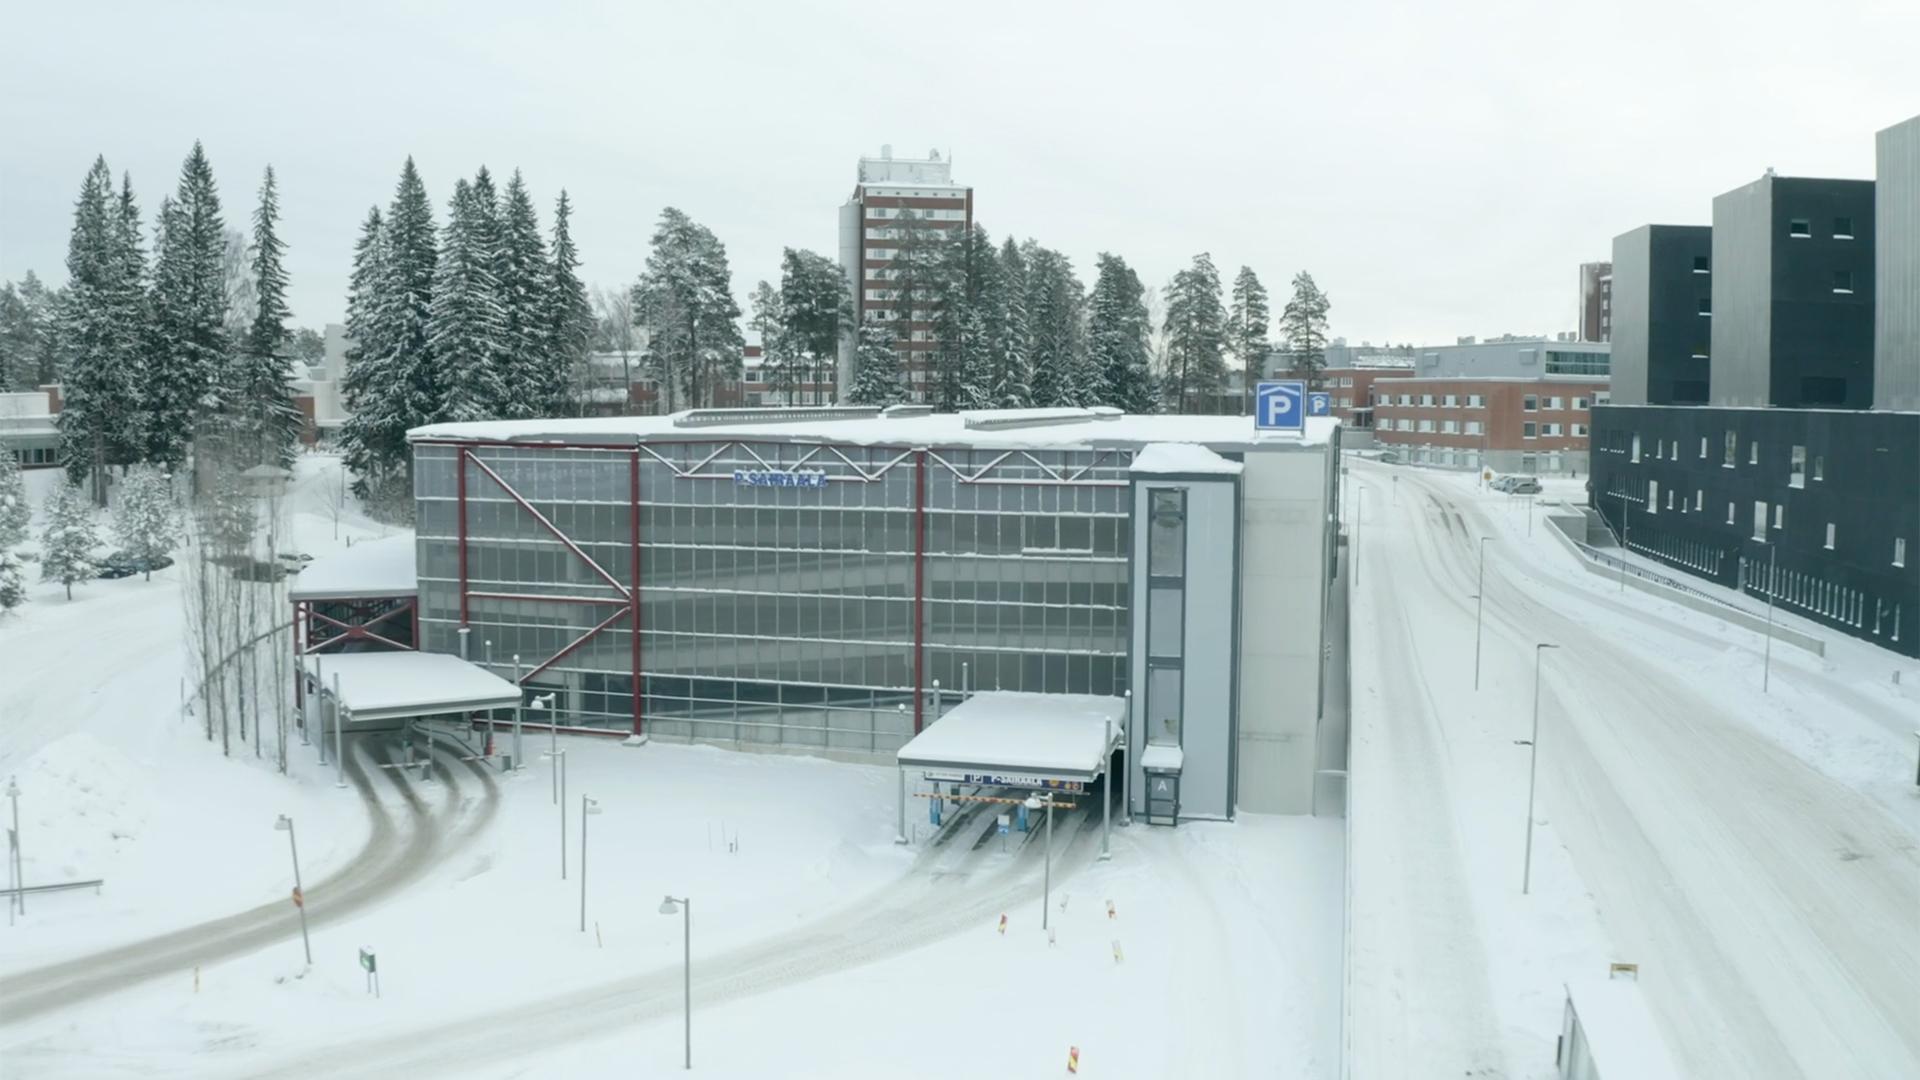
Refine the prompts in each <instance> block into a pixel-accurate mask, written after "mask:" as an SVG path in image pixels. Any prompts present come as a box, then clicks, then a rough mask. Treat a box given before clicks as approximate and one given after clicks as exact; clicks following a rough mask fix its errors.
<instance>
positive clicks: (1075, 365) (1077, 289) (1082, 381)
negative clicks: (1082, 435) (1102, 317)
mask: <svg viewBox="0 0 1920 1080" xmlns="http://www.w3.org/2000/svg"><path fill="white" fill-rule="evenodd" d="M1021 254H1022V255H1023V256H1024V257H1025V258H1026V262H1027V312H1028V318H1029V319H1030V320H1031V322H1032V326H1033V379H1032V383H1031V395H1030V396H1031V400H1032V403H1033V404H1034V405H1035V406H1039V407H1046V406H1058V405H1080V404H1084V403H1085V401H1086V398H1087V397H1088V395H1089V393H1090V392H1091V391H1093V390H1095V389H1096V388H1095V387H1092V386H1090V385H1089V384H1090V383H1092V382H1093V381H1094V380H1093V379H1092V377H1091V375H1090V373H1089V372H1088V371H1087V369H1086V360H1085V356H1086V352H1085V338H1084V336H1083V334H1082V332H1081V320H1082V318H1083V316H1084V314H1085V308H1086V287H1085V286H1083V285H1082V284H1081V283H1080V279H1079V278H1078V277H1076V276H1075V275H1074V273H1073V264H1072V263H1071V262H1070V261H1068V259H1067V257H1066V256H1065V255H1062V254H1061V253H1060V252H1058V251H1054V250H1052V249H1051V248H1046V247H1042V246H1040V245H1039V244H1037V243H1035V242H1034V241H1032V240H1028V241H1027V242H1026V244H1024V245H1022V247H1021Z"/></svg>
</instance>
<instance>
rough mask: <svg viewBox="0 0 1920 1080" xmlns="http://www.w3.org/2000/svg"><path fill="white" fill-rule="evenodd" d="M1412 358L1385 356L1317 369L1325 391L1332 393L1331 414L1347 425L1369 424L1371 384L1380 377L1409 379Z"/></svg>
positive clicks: (1371, 412) (1371, 411)
mask: <svg viewBox="0 0 1920 1080" xmlns="http://www.w3.org/2000/svg"><path fill="white" fill-rule="evenodd" d="M1413 374H1414V371H1413V357H1411V356H1406V357H1398V356H1396V357H1388V358H1381V359H1379V360H1376V361H1375V362H1371V363H1369V362H1362V363H1357V364H1353V365H1352V366H1349V367H1329V368H1325V369H1323V370H1322V371H1321V372H1320V375H1321V378H1322V379H1323V380H1324V381H1323V382H1322V384H1321V385H1322V386H1324V387H1326V391H1327V393H1328V394H1331V395H1332V396H1333V415H1334V416H1336V417H1338V418H1339V419H1340V422H1341V423H1343V424H1346V425H1347V426H1348V427H1354V428H1370V427H1372V426H1373V387H1374V384H1375V383H1376V382H1379V381H1380V380H1383V379H1409V378H1412V377H1413Z"/></svg>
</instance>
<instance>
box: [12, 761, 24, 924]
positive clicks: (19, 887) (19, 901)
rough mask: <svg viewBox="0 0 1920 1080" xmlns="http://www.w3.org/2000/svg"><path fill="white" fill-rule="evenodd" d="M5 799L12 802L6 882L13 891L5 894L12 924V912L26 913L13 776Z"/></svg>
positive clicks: (17, 799)
mask: <svg viewBox="0 0 1920 1080" xmlns="http://www.w3.org/2000/svg"><path fill="white" fill-rule="evenodd" d="M7 801H9V802H11V803H12V804H13V827H12V828H11V829H9V830H8V831H7V883H8V884H9V885H12V886H13V892H11V893H8V894H7V925H8V926H12V925H13V914H14V912H15V911H16V910H18V911H19V913H20V914H22V915H25V914H26V913H27V864H26V863H25V862H24V861H22V860H21V858H20V782H19V780H18V779H16V778H15V777H11V776H9V777H7Z"/></svg>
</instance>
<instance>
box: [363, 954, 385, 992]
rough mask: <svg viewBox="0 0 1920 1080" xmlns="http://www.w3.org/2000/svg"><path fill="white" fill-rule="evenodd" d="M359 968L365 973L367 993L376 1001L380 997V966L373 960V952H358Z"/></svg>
mask: <svg viewBox="0 0 1920 1080" xmlns="http://www.w3.org/2000/svg"><path fill="white" fill-rule="evenodd" d="M360 967H361V969H362V970H364V971H365V972H366V973H367V992H368V993H370V994H372V995H373V996H374V997H375V998H376V999H378V998H379V997H380V965H379V963H378V962H377V961H375V960H374V958H373V950H372V949H367V948H363V949H361V950H360Z"/></svg>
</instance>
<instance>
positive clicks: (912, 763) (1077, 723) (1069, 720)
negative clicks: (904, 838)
mask: <svg viewBox="0 0 1920 1080" xmlns="http://www.w3.org/2000/svg"><path fill="white" fill-rule="evenodd" d="M1126 709H1127V703H1126V699H1124V698H1117V697H1107V696H1104V695H1099V694H1034V693H1026V692H1023V691H1015V690H983V691H981V692H979V693H977V694H974V695H973V696H972V697H969V698H968V699H967V700H966V701H964V702H961V703H960V704H959V705H957V706H955V707H954V708H953V709H952V710H950V711H949V712H948V713H947V714H946V715H945V716H942V717H940V718H939V719H938V720H937V721H935V722H934V723H932V724H930V725H928V726H927V728H926V730H924V731H922V732H921V733H920V734H918V735H915V736H914V737H913V738H912V739H911V740H909V741H908V742H907V744H906V745H905V746H902V747H901V748H900V753H899V761H900V764H901V765H903V766H908V767H912V768H922V769H946V770H951V771H955V772H969V773H993V774H1000V775H1006V774H1014V775H1028V776H1043V777H1049V778H1064V779H1079V780H1092V779H1093V778H1095V777H1097V776H1099V775H1100V774H1101V773H1102V772H1103V771H1105V769H1106V762H1107V754H1108V752H1109V751H1111V750H1112V748H1113V745H1115V744H1117V743H1118V741H1119V738H1120V732H1121V730H1122V728H1123V726H1124V725H1125V723H1126ZM1109 731H1111V732H1112V735H1113V739H1114V743H1112V744H1110V743H1109V742H1108V741H1107V735H1108V732H1109Z"/></svg>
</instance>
